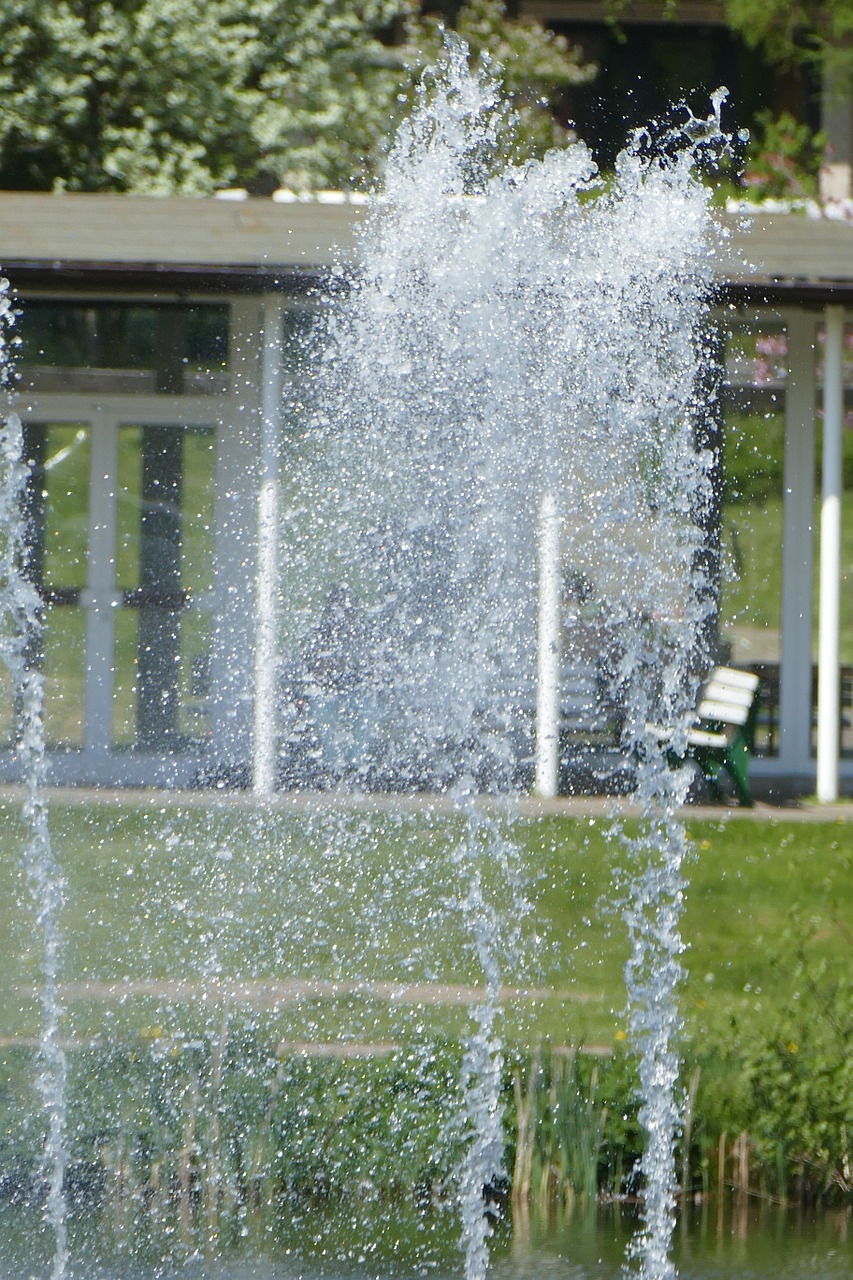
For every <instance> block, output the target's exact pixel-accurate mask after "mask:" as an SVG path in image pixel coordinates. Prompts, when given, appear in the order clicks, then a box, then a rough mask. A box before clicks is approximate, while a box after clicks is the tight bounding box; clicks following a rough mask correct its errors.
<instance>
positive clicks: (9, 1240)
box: [0, 1199, 853, 1280]
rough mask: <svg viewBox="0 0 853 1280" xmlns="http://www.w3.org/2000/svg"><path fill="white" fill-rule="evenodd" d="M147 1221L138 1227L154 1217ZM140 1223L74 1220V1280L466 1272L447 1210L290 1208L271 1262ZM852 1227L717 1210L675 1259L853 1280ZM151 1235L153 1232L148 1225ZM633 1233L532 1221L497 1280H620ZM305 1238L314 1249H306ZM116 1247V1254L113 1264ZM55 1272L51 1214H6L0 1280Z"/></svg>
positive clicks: (277, 1225)
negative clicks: (48, 1230)
mask: <svg viewBox="0 0 853 1280" xmlns="http://www.w3.org/2000/svg"><path fill="white" fill-rule="evenodd" d="M136 1208H137V1210H138V1211H139V1212H138V1216H137V1218H136V1226H137V1227H140V1226H141V1225H142V1222H141V1219H142V1218H143V1217H147V1215H145V1214H144V1212H142V1206H136ZM132 1217H133V1215H132V1214H131V1221H130V1222H129V1223H126V1224H125V1227H124V1230H123V1232H117V1231H116V1223H115V1221H111V1222H105V1221H104V1217H103V1216H98V1215H95V1214H92V1215H91V1216H90V1215H88V1214H72V1217H71V1223H70V1226H71V1233H72V1243H73V1249H72V1256H73V1258H74V1262H73V1265H71V1266H70V1267H69V1272H68V1276H69V1280H178V1278H179V1277H180V1278H181V1280H381V1278H383V1277H424V1276H428V1277H435V1280H451V1278H453V1277H456V1276H458V1275H459V1274H460V1270H461V1260H460V1257H459V1253H458V1245H457V1237H458V1230H457V1226H456V1221H455V1217H454V1215H453V1214H452V1213H450V1212H444V1211H442V1210H440V1209H435V1208H431V1209H428V1210H424V1211H417V1210H415V1209H413V1208H412V1207H411V1206H410V1205H407V1204H395V1205H390V1206H389V1205H387V1204H384V1205H381V1206H380V1205H377V1204H370V1203H367V1204H365V1203H359V1202H358V1201H357V1200H355V1199H353V1200H352V1201H351V1202H350V1203H349V1204H347V1205H339V1206H338V1207H337V1208H336V1209H335V1210H334V1211H332V1210H331V1209H330V1208H328V1207H322V1206H319V1205H312V1206H309V1207H306V1206H305V1205H304V1204H303V1205H300V1206H298V1207H297V1206H291V1207H289V1208H288V1209H287V1210H286V1211H282V1212H281V1213H280V1214H279V1215H278V1216H277V1217H276V1220H275V1222H274V1223H273V1222H268V1223H267V1224H266V1227H265V1233H264V1234H265V1235H266V1237H267V1242H266V1244H265V1245H264V1247H263V1249H262V1250H261V1249H259V1247H258V1235H257V1233H255V1232H254V1231H252V1232H251V1237H252V1239H253V1240H254V1244H253V1246H252V1247H251V1248H247V1246H246V1243H245V1236H246V1235H247V1233H248V1229H247V1224H246V1223H245V1222H243V1223H242V1225H241V1224H239V1223H238V1224H236V1226H235V1231H234V1233H233V1236H232V1237H231V1238H230V1239H228V1240H225V1239H224V1238H223V1239H222V1240H221V1241H220V1247H219V1250H218V1252H217V1253H215V1254H214V1253H213V1252H212V1251H211V1250H210V1247H209V1246H205V1245H203V1244H202V1245H199V1243H198V1242H197V1241H196V1242H194V1243H191V1242H187V1245H186V1248H184V1249H183V1250H181V1249H178V1248H176V1244H177V1241H176V1240H175V1238H174V1224H172V1226H170V1225H169V1224H167V1223H163V1224H161V1225H162V1227H163V1232H162V1234H161V1236H160V1238H159V1241H158V1244H159V1250H158V1248H157V1247H156V1246H155V1245H154V1244H153V1242H152V1240H151V1238H150V1236H149V1238H148V1240H147V1242H146V1243H145V1244H144V1245H141V1237H140V1236H138V1235H137V1233H136V1231H135V1229H134V1223H133V1220H132ZM852 1222H853V1207H847V1208H843V1209H837V1210H829V1211H823V1212H821V1213H819V1214H818V1213H812V1212H810V1211H796V1210H782V1209H779V1208H776V1207H775V1206H773V1205H770V1204H762V1203H757V1202H756V1203H748V1204H747V1203H743V1202H741V1203H740V1204H737V1203H736V1202H735V1201H732V1203H731V1204H730V1205H725V1206H723V1212H722V1213H720V1212H719V1211H718V1206H716V1205H715V1204H713V1203H711V1204H703V1205H698V1206H695V1207H692V1208H691V1210H690V1213H689V1214H688V1217H687V1221H682V1222H681V1223H680V1224H679V1227H678V1229H677V1230H676V1234H675V1238H674V1241H673V1259H674V1262H675V1265H676V1267H677V1270H678V1275H679V1277H680V1278H681V1280H771V1278H772V1280H847V1278H848V1277H849V1276H851V1275H853V1230H851V1223H852ZM146 1226H147V1228H148V1229H149V1230H150V1226H151V1224H150V1221H148V1222H147V1223H146ZM635 1227H636V1216H635V1212H634V1209H633V1207H632V1206H630V1205H607V1206H605V1207H602V1208H600V1209H598V1210H592V1211H588V1210H586V1209H585V1208H576V1209H575V1210H574V1211H573V1212H572V1211H567V1212H565V1213H564V1214H562V1215H557V1217H556V1218H555V1217H553V1216H552V1218H551V1219H550V1220H548V1221H543V1220H541V1219H540V1218H538V1217H536V1216H531V1217H530V1218H529V1219H528V1220H526V1221H525V1220H524V1218H522V1220H521V1221H518V1220H516V1223H515V1226H514V1229H513V1230H510V1229H509V1227H508V1226H505V1227H504V1228H503V1229H499V1230H498V1231H497V1232H496V1234H495V1236H494V1240H493V1248H492V1268H491V1275H492V1276H493V1277H494V1280H620V1278H621V1277H622V1276H624V1274H625V1273H624V1256H625V1246H626V1243H627V1241H628V1239H629V1238H630V1236H631V1234H632V1233H633V1231H634V1229H635ZM300 1237H302V1238H303V1239H304V1240H305V1241H309V1240H310V1242H311V1243H310V1245H308V1244H305V1245H303V1246H300V1244H299V1240H300ZM107 1240H110V1241H112V1242H113V1245H114V1247H110V1248H109V1252H108V1253H107V1251H106V1250H107V1246H106V1245H105V1241H107ZM282 1241H287V1246H286V1247H285V1246H284V1244H282V1243H281V1242H282ZM353 1241H358V1242H359V1243H358V1244H356V1245H353V1243H352V1242H353ZM158 1254H159V1256H158ZM164 1258H167V1260H166V1261H164ZM49 1266H50V1242H49V1241H48V1240H46V1239H45V1238H44V1231H43V1225H42V1223H41V1216H40V1214H39V1213H38V1212H37V1211H36V1210H34V1209H27V1208H24V1207H22V1206H20V1205H15V1204H9V1203H7V1204H5V1205H3V1206H2V1207H0V1280H43V1277H46V1276H47V1275H48V1272H49Z"/></svg>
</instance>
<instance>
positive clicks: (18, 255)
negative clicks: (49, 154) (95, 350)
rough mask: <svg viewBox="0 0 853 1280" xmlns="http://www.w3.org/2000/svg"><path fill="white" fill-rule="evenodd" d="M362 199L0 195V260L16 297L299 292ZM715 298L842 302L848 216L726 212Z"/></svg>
mask: <svg viewBox="0 0 853 1280" xmlns="http://www.w3.org/2000/svg"><path fill="white" fill-rule="evenodd" d="M363 216H364V206H363V205H360V204H354V203H351V202H349V201H348V200H346V198H345V197H343V196H339V195H335V196H331V195H330V196H327V197H325V198H323V197H321V198H319V199H316V200H312V201H294V202H290V203H283V202H282V203H279V202H276V201H275V200H274V199H244V200H224V199H200V198H196V199H189V198H184V199H181V198H163V199H158V198H154V197H145V196H121V195H82V194H63V195H49V194H42V193H17V192H0V268H2V270H3V271H4V272H5V274H6V275H7V276H8V277H9V278H10V280H11V281H12V284H13V286H14V288H15V289H16V290H17V291H18V292H19V293H20V294H22V295H24V296H27V295H31V296H32V295H34V294H38V293H49V294H54V295H55V294H71V295H77V296H80V295H82V294H85V295H87V296H90V297H91V296H93V295H94V296H98V295H100V294H101V293H103V294H105V295H108V296H115V295H121V294H125V295H128V296H139V295H147V296H156V297H158V298H163V299H168V298H177V299H181V298H186V297H190V296H195V295H207V296H209V295H213V294H218V295H220V296H221V295H228V294H235V293H244V294H245V293H254V294H258V293H268V292H278V291H284V292H287V293H290V294H296V295H300V294H302V295H304V294H306V293H310V292H311V291H312V290H316V289H317V288H318V287H320V286H322V287H323V288H324V289H327V288H328V286H329V284H330V283H332V284H334V282H335V280H340V279H341V272H342V270H343V269H344V268H346V267H347V266H348V265H351V264H352V262H353V261H354V260H355V257H356V237H357V231H358V226H359V223H360V221H361V219H362V218H363ZM720 222H721V224H722V228H723V232H724V238H723V240H722V245H721V248H720V251H719V253H718V255H717V268H716V272H715V275H716V281H717V289H716V300H717V301H718V302H719V303H720V304H721V305H724V306H727V307H732V306H734V307H737V308H756V307H758V308H762V307H774V308H789V307H805V308H809V309H815V308H820V307H823V306H825V305H827V304H828V303H841V304H848V303H849V304H850V305H851V306H853V221H843V220H841V219H832V218H828V217H820V218H814V217H807V216H805V215H804V214H799V213H775V212H772V213H766V212H763V211H760V210H758V211H753V212H746V213H734V214H733V213H726V214H723V215H721V216H720Z"/></svg>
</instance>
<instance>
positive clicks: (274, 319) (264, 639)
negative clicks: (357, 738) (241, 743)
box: [252, 297, 283, 796]
mask: <svg viewBox="0 0 853 1280" xmlns="http://www.w3.org/2000/svg"><path fill="white" fill-rule="evenodd" d="M282 315H283V307H282V303H281V301H280V300H279V299H278V298H275V297H272V298H266V299H265V300H264V309H263V351H262V359H261V447H260V457H259V460H258V576H257V613H256V617H255V678H254V686H255V687H254V752H253V762H252V763H253V768H252V785H253V788H254V791H255V794H256V795H261V796H269V795H272V793H273V792H274V791H275V784H276V737H277V723H278V716H277V708H276V701H277V690H276V684H277V681H276V672H277V665H278V655H277V648H278V634H277V632H278V519H279V511H278V454H279V437H280V434H281V395H282V364H281V343H282Z"/></svg>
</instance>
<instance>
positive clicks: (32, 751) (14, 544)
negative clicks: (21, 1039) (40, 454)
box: [0, 280, 68, 1280]
mask: <svg viewBox="0 0 853 1280" xmlns="http://www.w3.org/2000/svg"><path fill="white" fill-rule="evenodd" d="M8 289H9V285H8V281H6V280H3V281H2V282H0V336H2V342H1V343H0V368H2V369H3V371H4V383H6V380H7V379H8V378H9V376H10V374H9V369H10V364H9V362H8V355H9V332H10V327H11V323H12V318H13V310H12V306H11V301H10V298H9V294H8ZM7 385H8V384H7V383H6V386H7ZM4 389H5V388H4ZM22 457H23V439H22V430H21V420H20V418H19V417H18V415H17V414H16V413H14V412H12V411H11V409H9V410H8V411H7V413H6V415H5V422H4V423H3V424H2V428H0V608H2V615H3V617H2V624H0V659H2V662H3V665H4V666H5V668H6V670H7V671H8V673H9V676H10V678H11V680H12V684H13V687H14V688H15V690H16V693H17V700H18V748H17V749H18V758H19V760H20V764H21V773H22V776H23V778H24V780H25V785H26V795H25V799H24V805H23V817H24V821H25V823H26V827H27V830H28V832H29V836H28V841H27V847H26V853H25V864H26V873H27V880H28V883H29V887H30V892H31V894H32V898H33V902H34V904H35V915H36V923H37V925H38V929H39V932H40V935H41V939H42V953H41V976H42V996H41V1014H42V1018H41V1034H40V1037H39V1050H40V1056H41V1071H40V1073H39V1076H38V1088H39V1092H40V1094H41V1098H42V1102H43V1105H44V1110H45V1114H46V1119H47V1126H48V1128H47V1138H46V1142H45V1147H44V1153H43V1157H42V1166H43V1172H44V1177H45V1181H46V1199H45V1220H46V1222H47V1224H48V1227H49V1229H50V1231H51V1234H52V1236H53V1242H54V1255H53V1265H52V1270H51V1278H52V1280H63V1277H64V1276H65V1274H66V1269H67V1264H68V1233H67V1225H66V1205H65V1199H64V1196H63V1183H64V1179H65V1168H66V1162H67V1160H66V1149H65V1099H66V1075H67V1064H66V1058H65V1052H64V1050H63V1048H62V1046H61V1045H60V1043H59V1038H58V1037H59V1028H60V1021H61V1016H62V1008H61V1005H60V1000H59V994H58V989H57V979H58V974H59V959H60V951H61V939H60V932H59V925H58V916H59V911H60V909H61V907H62V903H63V898H64V883H63V879H62V876H61V874H60V872H59V869H58V867H57V865H56V862H55V859H54V856H53V850H52V847H51V840H50V832H49V830H48V817H47V806H46V804H45V800H44V795H43V782H44V765H45V758H44V724H43V715H42V708H43V702H44V680H43V677H42V675H41V673H40V672H39V671H38V670H37V669H36V668H35V666H34V664H33V661H32V655H33V652H34V650H36V649H37V647H38V636H39V614H40V601H39V597H38V594H37V592H36V590H35V588H34V587H33V586H32V584H31V583H30V582H29V581H28V579H27V577H26V574H25V572H24V567H23V566H24V554H25V551H24V546H25V539H24V522H23V520H22V518H21V511H22V508H23V498H24V492H25V488H26V482H27V468H26V466H25V464H24V462H23V461H22Z"/></svg>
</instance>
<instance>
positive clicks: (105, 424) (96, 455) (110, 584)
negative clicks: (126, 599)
mask: <svg viewBox="0 0 853 1280" xmlns="http://www.w3.org/2000/svg"><path fill="white" fill-rule="evenodd" d="M90 422H91V439H90V451H89V564H88V573H87V582H86V590H85V591H84V593H83V598H82V604H83V606H84V608H85V610H86V696H85V716H86V728H85V734H86V737H85V740H86V749H87V751H89V752H92V753H93V754H95V755H99V756H103V755H106V754H107V753H108V752H109V751H110V749H111V747H112V741H113V685H114V682H115V651H114V650H115V644H114V640H115V620H116V614H117V609H118V602H119V601H118V596H117V594H116V581H115V563H116V562H115V557H116V494H117V491H118V426H117V424H116V422H115V420H114V419H113V418H112V417H109V416H107V415H105V414H103V413H97V412H96V413H93V414H92V415H91V417H90Z"/></svg>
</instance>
